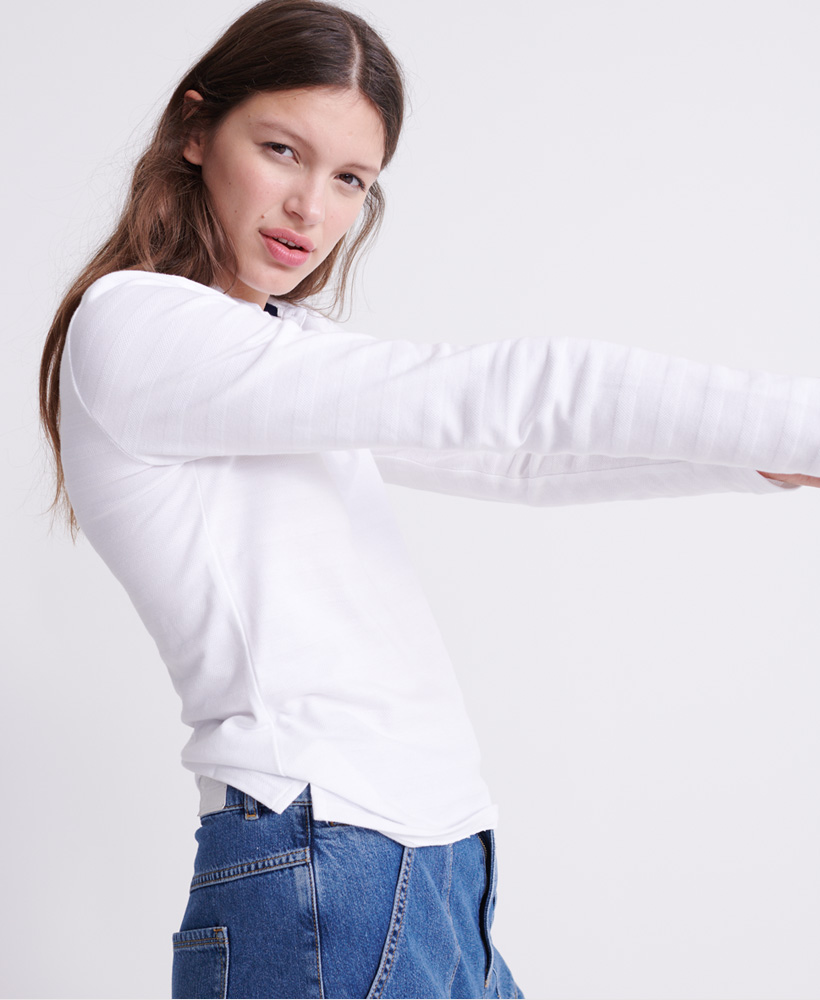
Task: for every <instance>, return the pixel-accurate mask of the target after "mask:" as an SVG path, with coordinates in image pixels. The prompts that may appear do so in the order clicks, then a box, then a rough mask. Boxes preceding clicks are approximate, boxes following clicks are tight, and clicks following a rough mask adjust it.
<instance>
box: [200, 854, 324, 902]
mask: <svg viewBox="0 0 820 1000" xmlns="http://www.w3.org/2000/svg"><path fill="white" fill-rule="evenodd" d="M308 860H309V856H308V850H307V848H299V849H298V850H295V851H287V852H285V853H283V854H274V855H271V857H268V858H257V859H256V860H254V861H245V862H242V863H240V864H236V865H230V866H228V867H226V868H214V869H211V870H210V871H204V872H199V873H197V874H196V875H194V877H193V878H192V879H191V886H190V889H191V892H193V891H194V889H204V888H206V887H207V886H211V885H219V884H220V883H222V882H233V881H235V880H236V879H240V878H250V877H251V876H253V875H264V874H266V873H267V872H272V871H276V870H277V869H279V868H292V867H294V866H295V865H304V864H307V863H308Z"/></svg>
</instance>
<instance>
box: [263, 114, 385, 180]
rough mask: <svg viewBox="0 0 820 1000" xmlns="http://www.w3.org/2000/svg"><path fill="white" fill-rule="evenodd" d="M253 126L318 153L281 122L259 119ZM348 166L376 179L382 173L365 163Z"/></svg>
mask: <svg viewBox="0 0 820 1000" xmlns="http://www.w3.org/2000/svg"><path fill="white" fill-rule="evenodd" d="M253 124H254V125H256V126H257V127H258V128H269V129H273V130H274V131H276V132H279V133H280V134H281V135H282V136H283V137H284V138H285V139H289V140H290V141H291V142H295V143H297V144H300V145H302V146H306V147H307V149H308V150H309V151H310V152H312V153H315V152H316V147H315V146H314V145H313V143H312V142H310V141H309V140H308V139H306V138H305V137H304V136H303V135H297V133H296V132H291V130H290V129H289V128H287V126H285V125H282V123H281V122H277V121H270V120H268V119H261V118H257V119H256V120H254V121H253ZM346 166H348V167H350V169H351V170H360V171H361V172H362V173H365V174H373V176H374V177H378V176H379V172H380V168H379V167H374V166H368V165H367V164H364V163H348V164H346Z"/></svg>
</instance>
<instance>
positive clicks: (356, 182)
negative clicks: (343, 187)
mask: <svg viewBox="0 0 820 1000" xmlns="http://www.w3.org/2000/svg"><path fill="white" fill-rule="evenodd" d="M339 177H341V179H342V180H343V181H344V182H345V184H349V185H350V187H354V188H355V187H358V188H361V189H362V191H365V190H366V188H365V186H364V183H363V182H362V180H361V179H360V178H359V177H357V176H356V175H355V174H339Z"/></svg>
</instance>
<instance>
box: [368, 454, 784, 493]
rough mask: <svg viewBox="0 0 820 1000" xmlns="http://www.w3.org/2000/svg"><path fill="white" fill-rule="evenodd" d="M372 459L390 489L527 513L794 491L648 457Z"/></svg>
mask: <svg viewBox="0 0 820 1000" xmlns="http://www.w3.org/2000/svg"><path fill="white" fill-rule="evenodd" d="M373 456H374V458H375V461H376V466H377V468H378V469H379V472H380V473H381V476H382V479H383V480H384V481H385V482H386V483H391V484H392V485H396V486H406V487H410V488H411V489H417V490H430V491H433V492H436V493H447V494H450V495H452V496H461V497H471V498H473V499H478V500H496V501H502V502H506V503H520V504H527V505H529V506H533V507H557V506H564V505H567V504H584V503H600V502H603V501H611V500H651V499H656V498H659V497H669V498H671V497H681V496H698V495H701V494H705V493H723V492H743V493H782V492H783V491H784V488H785V489H787V490H791V489H797V488H798V487H790V486H789V487H787V486H785V484H781V483H777V482H775V481H774V480H771V479H766V478H764V477H763V476H761V475H760V473H759V472H756V471H755V470H754V469H739V468H735V467H733V466H722V465H696V464H694V463H692V462H681V461H674V460H670V461H663V460H653V459H648V458H607V457H604V456H601V455H534V454H530V453H524V454H521V453H516V454H512V455H506V454H497V453H493V452H469V451H462V450H457V449H456V450H450V451H447V450H442V451H430V450H424V449H420V448H416V449H413V448H404V449H402V448H398V449H390V448H384V449H378V448H377V449H374V450H373Z"/></svg>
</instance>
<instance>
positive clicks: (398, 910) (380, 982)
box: [367, 847, 415, 997]
mask: <svg viewBox="0 0 820 1000" xmlns="http://www.w3.org/2000/svg"><path fill="white" fill-rule="evenodd" d="M414 856H415V849H414V848H412V847H405V848H404V853H403V856H402V862H401V870H400V872H399V884H398V888H397V891H396V899H395V903H394V906H393V913H392V915H391V917H390V929H389V931H388V936H387V942H386V944H385V948H384V952H383V954H382V960H381V962H380V963H379V968H378V970H377V971H376V980H375V982H374V984H373V986H372V987H371V988H370V991H369V992H368V994H367V995H368V997H380V996H382V995H383V993H384V990H385V989H386V988H387V982H388V980H389V979H390V974H391V972H392V971H393V965H394V963H395V960H396V953H397V952H398V940H399V934H400V933H401V928H402V924H403V922H404V915H405V913H406V912H407V896H408V886H409V883H410V871H411V869H412V867H413V857H414Z"/></svg>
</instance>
